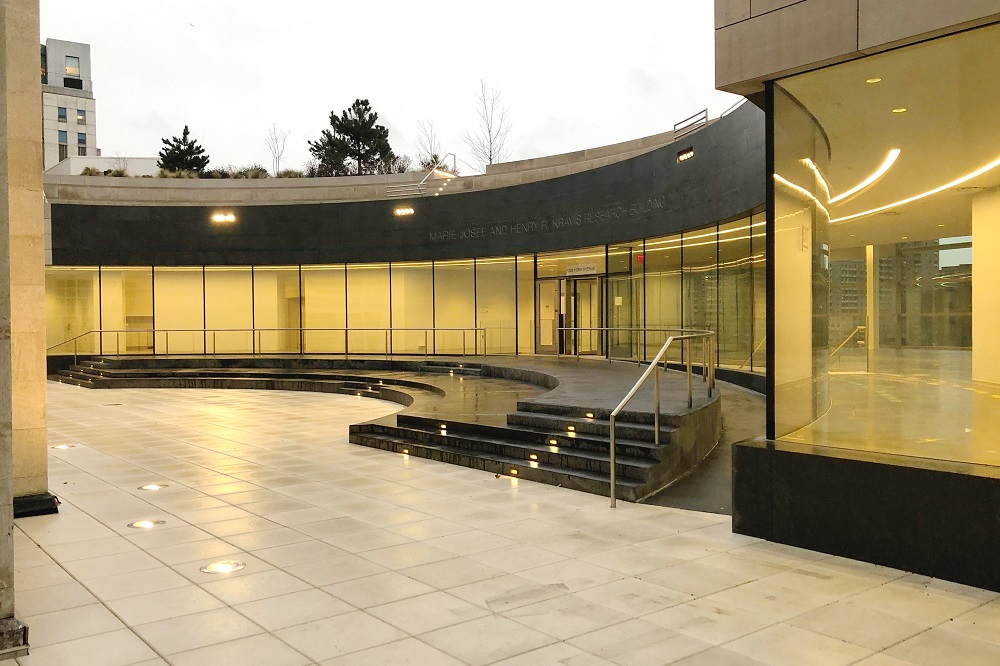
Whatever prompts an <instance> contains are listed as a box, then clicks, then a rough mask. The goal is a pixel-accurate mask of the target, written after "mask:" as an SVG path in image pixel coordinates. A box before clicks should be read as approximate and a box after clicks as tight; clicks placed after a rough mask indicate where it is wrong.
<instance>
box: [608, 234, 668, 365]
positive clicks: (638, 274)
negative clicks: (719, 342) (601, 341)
mask: <svg viewBox="0 0 1000 666" xmlns="http://www.w3.org/2000/svg"><path fill="white" fill-rule="evenodd" d="M643 253H644V248H643V242H642V241H637V242H635V243H628V244H624V245H609V246H608V301H607V310H608V315H607V320H606V321H607V324H606V325H607V326H608V327H609V328H612V329H620V330H618V331H611V332H609V334H608V341H609V343H610V350H609V352H608V353H609V354H610V355H611V357H612V358H627V359H639V358H641V357H642V356H643V351H644V347H643V345H644V344H646V343H647V342H648V343H649V344H655V343H656V341H657V340H659V343H660V344H663V342H664V340H665V339H663V338H662V336H661V335H659V334H647V333H646V332H645V331H635V330H629V329H641V328H643V324H644V319H645V318H644V315H643V307H644V306H643V295H644V294H643V292H644V288H643V270H644V267H645V261H646V258H645V255H644V254H643Z"/></svg>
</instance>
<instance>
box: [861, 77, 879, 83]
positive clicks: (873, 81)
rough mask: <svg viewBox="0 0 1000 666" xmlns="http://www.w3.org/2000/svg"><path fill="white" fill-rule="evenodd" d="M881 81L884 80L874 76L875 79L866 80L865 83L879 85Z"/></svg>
mask: <svg viewBox="0 0 1000 666" xmlns="http://www.w3.org/2000/svg"><path fill="white" fill-rule="evenodd" d="M881 81H882V79H880V78H879V77H877V76H873V77H872V78H870V79H865V83H879V82H881Z"/></svg>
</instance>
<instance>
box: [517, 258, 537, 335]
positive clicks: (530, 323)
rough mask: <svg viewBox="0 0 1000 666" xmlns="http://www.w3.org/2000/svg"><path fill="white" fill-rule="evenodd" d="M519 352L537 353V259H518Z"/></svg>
mask: <svg viewBox="0 0 1000 666" xmlns="http://www.w3.org/2000/svg"><path fill="white" fill-rule="evenodd" d="M517 352H518V353H519V354H534V353H535V257H534V255H528V256H521V257H518V258H517Z"/></svg>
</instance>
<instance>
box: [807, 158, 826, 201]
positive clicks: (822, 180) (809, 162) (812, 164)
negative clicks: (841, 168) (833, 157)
mask: <svg viewBox="0 0 1000 666" xmlns="http://www.w3.org/2000/svg"><path fill="white" fill-rule="evenodd" d="M802 163H803V164H805V165H806V166H807V167H809V169H810V170H811V171H812V172H813V174H815V176H816V180H818V181H819V184H820V185H822V186H823V191H824V192H825V193H826V200H827V201H830V183H828V182H826V178H824V177H823V174H822V173H821V172H820V170H819V167H818V166H816V163H815V162H813V161H812V160H811V159H809V158H808V157H807V158H805V159H804V160H802Z"/></svg>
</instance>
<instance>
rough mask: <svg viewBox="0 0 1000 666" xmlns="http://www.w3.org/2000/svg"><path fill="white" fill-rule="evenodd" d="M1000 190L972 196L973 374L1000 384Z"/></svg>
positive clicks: (977, 379)
mask: <svg viewBox="0 0 1000 666" xmlns="http://www.w3.org/2000/svg"><path fill="white" fill-rule="evenodd" d="M998 256H1000V191H997V190H993V191H992V192H986V193H984V194H980V195H977V196H976V197H975V198H974V199H973V200H972V378H973V379H974V380H976V381H981V382H992V383H994V384H1000V345H998V344H997V340H998V339H1000V307H998V306H1000V298H998V297H997V285H1000V261H997V257H998Z"/></svg>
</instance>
